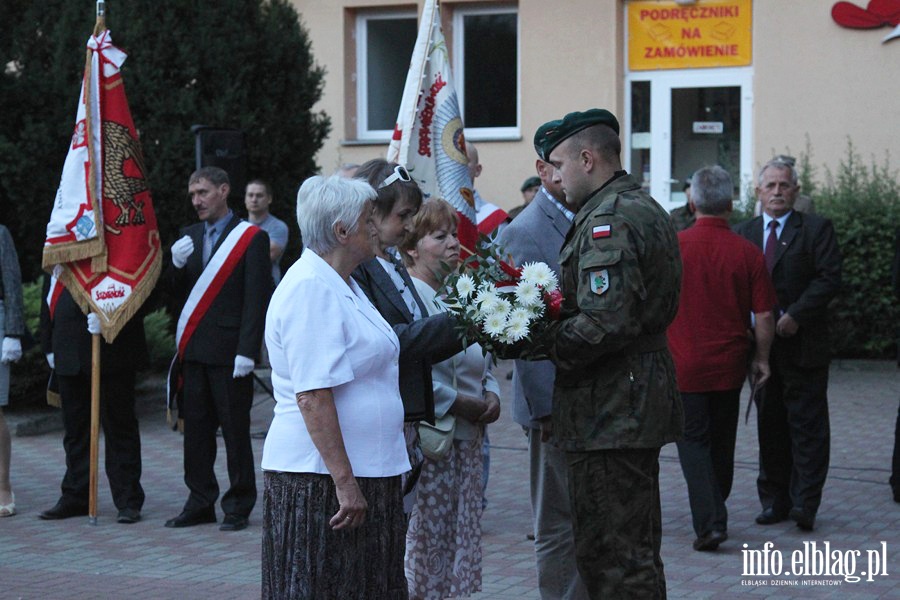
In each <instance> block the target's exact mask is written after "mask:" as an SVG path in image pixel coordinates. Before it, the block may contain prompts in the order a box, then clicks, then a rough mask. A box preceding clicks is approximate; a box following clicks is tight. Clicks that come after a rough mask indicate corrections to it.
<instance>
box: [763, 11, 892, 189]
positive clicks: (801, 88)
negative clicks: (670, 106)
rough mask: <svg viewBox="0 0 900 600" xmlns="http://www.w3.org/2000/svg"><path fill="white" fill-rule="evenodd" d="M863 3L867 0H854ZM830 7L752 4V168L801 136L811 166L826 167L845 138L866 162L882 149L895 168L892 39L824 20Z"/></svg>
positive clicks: (840, 152)
mask: <svg viewBox="0 0 900 600" xmlns="http://www.w3.org/2000/svg"><path fill="white" fill-rule="evenodd" d="M854 4H857V5H859V6H863V7H864V6H866V4H867V2H866V1H864V0H859V1H857V2H854ZM833 5H834V2H830V1H829V2H823V1H822V0H791V1H790V2H784V1H783V0H756V1H755V2H754V3H753V30H754V31H753V74H754V77H753V93H754V106H753V112H754V117H753V125H754V136H753V148H754V164H762V163H764V162H765V161H766V160H767V159H768V158H770V157H771V156H772V154H773V150H774V151H775V152H776V153H782V152H784V151H785V150H787V149H788V148H790V150H791V152H792V153H793V154H795V155H796V154H799V153H800V152H801V151H802V150H803V149H804V148H805V146H806V136H807V135H808V136H809V140H810V145H811V148H812V161H813V164H814V165H818V166H819V167H820V168H819V173H818V176H819V177H823V176H824V171H823V170H822V168H821V165H822V164H826V165H828V166H829V167H831V168H832V170H834V169H835V168H836V167H837V165H838V162H839V161H840V159H841V158H842V157H843V156H844V155H845V151H846V148H847V138H848V136H849V137H850V138H852V140H853V144H854V146H855V147H856V150H857V151H858V152H859V153H860V154H861V155H862V157H863V159H864V160H865V161H866V162H868V161H869V159H870V158H871V157H872V156H874V157H875V158H876V160H877V162H878V163H879V164H880V163H881V162H882V160H883V159H884V156H885V152H889V153H890V156H891V164H892V165H893V167H894V168H897V167H900V39H894V40H891V41H889V42H887V43H884V44H883V43H881V40H882V39H883V38H884V37H885V36H886V35H887V34H888V32H889V31H890V29H889V28H887V27H884V28H881V29H872V30H864V29H846V28H844V27H841V26H839V25H838V24H837V23H835V22H834V20H832V18H831V7H832V6H833Z"/></svg>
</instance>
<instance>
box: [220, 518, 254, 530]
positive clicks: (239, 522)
mask: <svg viewBox="0 0 900 600" xmlns="http://www.w3.org/2000/svg"><path fill="white" fill-rule="evenodd" d="M249 523H250V520H249V519H248V518H247V517H242V516H240V515H225V518H224V519H222V526H221V527H219V531H240V530H241V529H247V525H248V524H249Z"/></svg>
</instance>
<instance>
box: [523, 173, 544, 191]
mask: <svg viewBox="0 0 900 600" xmlns="http://www.w3.org/2000/svg"><path fill="white" fill-rule="evenodd" d="M539 185H541V178H540V177H537V176H535V175H532V176H531V177H529V178H528V179H526V180H525V182H524V183H523V184H522V187H520V188H519V191H520V192H524V191H525V190H527V189H528V188H533V187H537V186H539Z"/></svg>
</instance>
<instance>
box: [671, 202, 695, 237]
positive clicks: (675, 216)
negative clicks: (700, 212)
mask: <svg viewBox="0 0 900 600" xmlns="http://www.w3.org/2000/svg"><path fill="white" fill-rule="evenodd" d="M669 217H670V218H671V219H672V225H674V226H675V231H676V232H677V231H684V230H685V229H688V228H689V227H691V226H692V225H693V224H694V223H695V222H696V221H697V215H695V214H694V213H692V212H691V209H690V207H689V206H688V205H687V204H685V205H684V206H679V207H678V208H673V209H672V210H670V211H669Z"/></svg>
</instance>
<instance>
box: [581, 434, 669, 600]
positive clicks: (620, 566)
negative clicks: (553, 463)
mask: <svg viewBox="0 0 900 600" xmlns="http://www.w3.org/2000/svg"><path fill="white" fill-rule="evenodd" d="M566 456H567V460H568V463H569V494H570V496H571V499H572V512H573V515H572V517H573V525H574V528H575V558H576V562H577V563H578V571H579V573H580V574H581V577H582V579H583V580H584V583H585V585H586V586H587V589H588V593H589V594H590V596H591V598H592V600H598V599H600V598H604V599H609V598H615V599H616V600H618V599H620V598H640V599H641V600H645V599H651V598H665V597H666V577H665V574H664V573H663V564H662V559H661V558H660V556H659V548H660V543H661V540H662V514H661V509H660V501H659V448H650V449H624V450H595V451H591V452H568V453H567V454H566Z"/></svg>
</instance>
